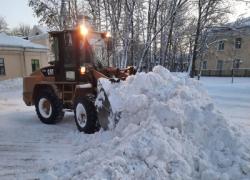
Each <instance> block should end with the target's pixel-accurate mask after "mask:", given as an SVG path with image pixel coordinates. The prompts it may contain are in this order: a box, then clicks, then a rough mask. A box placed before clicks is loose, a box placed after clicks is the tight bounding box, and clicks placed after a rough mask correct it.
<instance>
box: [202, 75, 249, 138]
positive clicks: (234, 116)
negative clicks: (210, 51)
mask: <svg viewBox="0 0 250 180" xmlns="http://www.w3.org/2000/svg"><path fill="white" fill-rule="evenodd" d="M231 80H232V78H230V77H202V78H201V82H202V83H203V85H204V86H205V88H206V89H207V91H208V93H209V95H210V96H211V97H212V98H213V100H214V102H215V104H216V106H217V108H218V109H219V110H220V111H221V112H222V113H223V115H224V116H225V117H226V118H227V120H229V122H230V123H232V124H234V125H236V126H239V127H240V129H241V131H244V132H243V133H244V134H245V137H249V138H250V78H237V77H236V78H234V83H233V84H232V83H231Z"/></svg>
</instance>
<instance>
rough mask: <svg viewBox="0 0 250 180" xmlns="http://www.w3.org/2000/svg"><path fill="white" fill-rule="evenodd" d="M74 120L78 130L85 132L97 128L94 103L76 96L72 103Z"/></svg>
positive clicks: (93, 131)
mask: <svg viewBox="0 0 250 180" xmlns="http://www.w3.org/2000/svg"><path fill="white" fill-rule="evenodd" d="M74 114H75V122H76V126H77V128H78V130H79V131H80V132H84V133H87V134H92V133H95V132H96V131H98V130H99V125H98V121H97V112H96V108H95V106H94V104H93V103H92V102H91V101H90V100H88V99H86V98H82V97H80V98H77V99H76V100H75V103H74Z"/></svg>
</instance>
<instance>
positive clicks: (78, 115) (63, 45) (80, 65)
mask: <svg viewBox="0 0 250 180" xmlns="http://www.w3.org/2000/svg"><path fill="white" fill-rule="evenodd" d="M49 34H50V38H51V39H52V49H53V53H54V61H53V65H51V66H48V67H44V68H41V69H39V70H37V71H35V72H33V73H32V74H31V75H30V76H28V77H24V79H23V100H24V102H25V104H26V105H27V106H32V105H35V108H36V112H37V115H38V117H39V119H40V120H41V122H43V123H45V124H55V123H57V122H59V121H61V120H62V119H63V116H64V112H65V111H74V117H75V122H76V125H77V128H78V130H79V131H81V132H85V133H94V132H96V131H98V130H99V129H100V127H103V128H104V129H107V127H108V125H107V124H108V116H109V114H110V113H111V112H110V111H111V110H110V107H108V106H109V105H110V104H109V102H108V99H107V98H106V99H105V100H104V101H105V102H103V104H104V105H103V108H101V109H98V110H97V107H95V104H94V103H95V100H96V97H97V96H98V93H99V92H98V88H97V84H98V79H99V78H107V79H110V80H111V81H112V82H118V81H119V80H124V79H126V78H127V76H129V75H132V74H134V73H135V69H134V68H133V67H129V68H126V69H118V68H113V67H105V66H103V65H102V63H101V62H100V59H98V58H97V54H96V53H97V52H96V49H97V48H96V47H97V46H102V48H103V47H104V48H105V51H106V52H108V51H110V49H111V46H112V45H111V36H110V34H109V33H101V32H95V31H93V30H92V29H90V28H89V29H88V28H87V27H84V25H79V26H78V27H77V28H75V29H69V30H63V31H53V32H50V33H49ZM102 52H103V49H102ZM107 54H108V53H107ZM107 64H109V63H107ZM99 86H101V85H100V84H99ZM99 89H101V91H104V89H103V88H99ZM104 93H105V91H104Z"/></svg>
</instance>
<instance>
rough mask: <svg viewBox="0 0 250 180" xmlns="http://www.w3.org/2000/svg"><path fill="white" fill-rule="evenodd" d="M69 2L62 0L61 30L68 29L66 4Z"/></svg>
mask: <svg viewBox="0 0 250 180" xmlns="http://www.w3.org/2000/svg"><path fill="white" fill-rule="evenodd" d="M66 1H67V0H61V10H60V29H61V30H62V29H66V28H67V8H66V3H67V2H66Z"/></svg>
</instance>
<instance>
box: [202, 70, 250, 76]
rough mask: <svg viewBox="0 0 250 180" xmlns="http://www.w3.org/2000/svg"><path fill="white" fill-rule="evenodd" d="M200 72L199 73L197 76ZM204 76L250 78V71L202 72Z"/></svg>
mask: <svg viewBox="0 0 250 180" xmlns="http://www.w3.org/2000/svg"><path fill="white" fill-rule="evenodd" d="M198 73H199V72H198V71H197V74H198ZM201 75H202V76H223V77H229V76H230V77H231V76H235V77H250V69H232V70H202V72H201Z"/></svg>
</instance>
